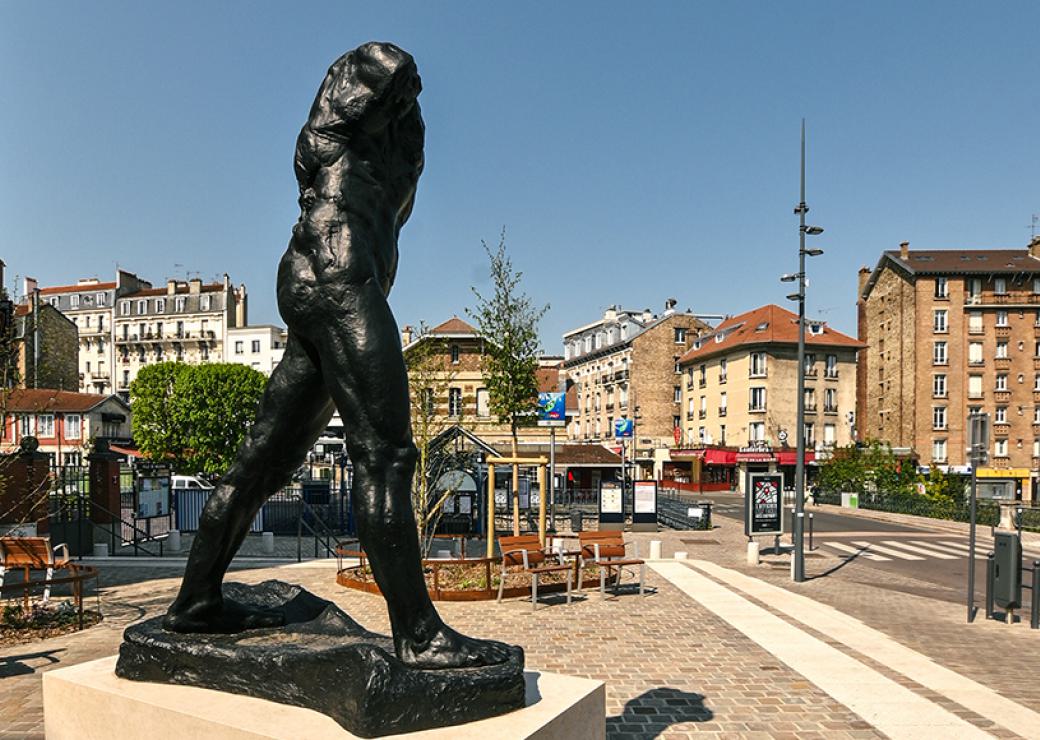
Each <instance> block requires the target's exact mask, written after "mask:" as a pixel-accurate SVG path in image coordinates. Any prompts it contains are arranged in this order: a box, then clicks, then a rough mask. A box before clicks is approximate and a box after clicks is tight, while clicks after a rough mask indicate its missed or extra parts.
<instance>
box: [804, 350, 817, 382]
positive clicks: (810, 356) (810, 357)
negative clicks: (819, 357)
mask: <svg viewBox="0 0 1040 740" xmlns="http://www.w3.org/2000/svg"><path fill="white" fill-rule="evenodd" d="M802 372H804V373H805V374H806V375H808V376H810V377H812V376H815V375H816V354H815V353H813V352H808V353H806V355H805V362H804V363H803V365H802Z"/></svg>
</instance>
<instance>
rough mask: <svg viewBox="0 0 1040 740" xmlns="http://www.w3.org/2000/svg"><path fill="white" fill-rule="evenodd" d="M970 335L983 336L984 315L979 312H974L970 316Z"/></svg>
mask: <svg viewBox="0 0 1040 740" xmlns="http://www.w3.org/2000/svg"><path fill="white" fill-rule="evenodd" d="M968 333H969V334H981V333H982V314H981V313H980V312H978V311H972V312H971V313H969V314H968Z"/></svg>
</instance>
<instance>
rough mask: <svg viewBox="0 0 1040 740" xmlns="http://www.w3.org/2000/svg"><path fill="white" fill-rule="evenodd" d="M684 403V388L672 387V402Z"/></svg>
mask: <svg viewBox="0 0 1040 740" xmlns="http://www.w3.org/2000/svg"><path fill="white" fill-rule="evenodd" d="M681 401H682V388H681V387H679V386H677V385H676V386H672V402H673V403H680V402H681Z"/></svg>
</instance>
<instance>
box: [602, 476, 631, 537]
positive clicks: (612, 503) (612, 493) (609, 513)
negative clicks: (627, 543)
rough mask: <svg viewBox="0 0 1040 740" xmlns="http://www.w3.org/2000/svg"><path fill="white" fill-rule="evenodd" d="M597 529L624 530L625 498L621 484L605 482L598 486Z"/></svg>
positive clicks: (610, 481)
mask: <svg viewBox="0 0 1040 740" xmlns="http://www.w3.org/2000/svg"><path fill="white" fill-rule="evenodd" d="M599 528H600V529H601V530H620V529H624V528H625V496H624V491H623V489H622V488H621V484H620V483H618V482H616V481H612V480H605V481H601V482H600V484H599Z"/></svg>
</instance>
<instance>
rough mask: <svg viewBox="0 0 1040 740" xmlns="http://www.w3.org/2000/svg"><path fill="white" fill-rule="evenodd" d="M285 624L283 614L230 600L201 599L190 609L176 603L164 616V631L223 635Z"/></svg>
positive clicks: (189, 606) (191, 605) (190, 606)
mask: <svg viewBox="0 0 1040 740" xmlns="http://www.w3.org/2000/svg"><path fill="white" fill-rule="evenodd" d="M284 624H285V615H283V614H282V613H281V612H278V611H272V610H270V609H257V608H255V607H249V606H245V605H244V604H239V603H237V602H234V601H228V600H227V599H215V600H199V601H195V602H192V603H191V604H188V605H186V606H181V605H180V604H178V603H174V605H173V606H171V607H170V610H169V611H168V612H166V616H165V617H163V628H164V629H167V630H170V631H171V632H200V633H207V634H222V635H228V634H234V633H236V632H244V631H245V630H254V629H263V628H265V627H281V626H282V625H284Z"/></svg>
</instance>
